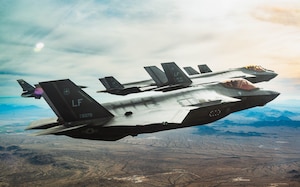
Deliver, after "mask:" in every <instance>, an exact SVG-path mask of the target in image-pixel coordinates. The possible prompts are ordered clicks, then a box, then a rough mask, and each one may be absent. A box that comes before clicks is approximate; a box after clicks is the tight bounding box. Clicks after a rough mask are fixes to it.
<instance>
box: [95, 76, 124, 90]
mask: <svg viewBox="0 0 300 187" xmlns="http://www.w3.org/2000/svg"><path fill="white" fill-rule="evenodd" d="M99 80H100V82H101V83H102V84H103V86H104V87H105V88H106V90H114V89H118V90H121V89H124V86H123V85H122V84H121V83H120V82H119V81H118V80H117V79H115V78H114V77H113V76H110V77H104V78H100V79H99Z"/></svg>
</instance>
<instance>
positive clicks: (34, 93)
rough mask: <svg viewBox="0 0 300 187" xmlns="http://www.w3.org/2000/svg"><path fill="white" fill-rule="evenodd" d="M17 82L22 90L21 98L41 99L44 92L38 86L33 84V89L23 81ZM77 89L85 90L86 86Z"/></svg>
mask: <svg viewBox="0 0 300 187" xmlns="http://www.w3.org/2000/svg"><path fill="white" fill-rule="evenodd" d="M17 81H18V83H19V84H20V86H21V87H22V89H23V93H22V94H21V96H22V97H34V98H35V99H40V98H41V97H42V95H43V93H44V91H43V89H42V88H41V87H40V86H39V85H38V84H35V85H34V86H35V87H33V86H32V85H31V84H29V83H28V82H26V81H24V80H23V79H18V80H17ZM79 87H80V88H86V86H79Z"/></svg>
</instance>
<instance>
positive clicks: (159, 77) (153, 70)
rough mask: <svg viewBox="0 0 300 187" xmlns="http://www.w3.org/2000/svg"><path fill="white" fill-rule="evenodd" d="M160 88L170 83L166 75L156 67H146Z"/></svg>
mask: <svg viewBox="0 0 300 187" xmlns="http://www.w3.org/2000/svg"><path fill="white" fill-rule="evenodd" d="M144 68H145V70H146V71H147V73H148V74H149V75H150V76H151V78H152V79H153V80H154V82H155V83H156V85H157V86H158V87H160V86H165V85H166V84H167V83H168V79H167V77H166V74H165V73H164V72H163V71H162V70H160V69H159V68H158V67H156V66H146V67H144Z"/></svg>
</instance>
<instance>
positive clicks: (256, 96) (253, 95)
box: [27, 64, 279, 141]
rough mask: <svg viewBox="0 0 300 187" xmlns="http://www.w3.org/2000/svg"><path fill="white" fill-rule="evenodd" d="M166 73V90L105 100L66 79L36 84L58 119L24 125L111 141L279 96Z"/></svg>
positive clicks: (235, 83)
mask: <svg viewBox="0 0 300 187" xmlns="http://www.w3.org/2000/svg"><path fill="white" fill-rule="evenodd" d="M170 65H172V64H165V65H163V66H164V68H166V67H169V66H170ZM166 76H167V78H168V81H169V82H172V85H167V86H166V87H165V89H167V90H168V91H161V92H154V91H153V92H152V93H153V94H152V95H151V96H148V97H142V96H140V97H136V98H134V99H129V100H123V101H116V102H111V103H104V104H99V103H98V102H97V101H95V100H94V99H93V98H92V97H90V96H89V95H88V94H87V93H85V92H84V91H83V90H82V89H81V88H79V87H78V86H76V85H75V84H74V83H73V82H72V81H71V80H69V79H64V80H56V81H48V82H40V83H39V85H40V86H41V88H42V89H43V90H44V95H43V97H44V98H45V100H46V101H47V103H48V104H49V106H50V107H51V108H52V110H53V111H54V112H55V114H56V116H57V119H56V118H54V119H53V118H51V119H46V120H40V121H36V122H33V123H31V124H30V126H29V127H28V128H27V129H40V130H41V131H39V132H38V133H36V135H66V136H69V137H73V138H81V139H91V140H104V141H115V140H119V139H121V138H124V137H126V136H137V135H139V134H143V133H154V132H159V131H164V130H170V129H177V128H184V127H191V126H197V125H204V124H207V123H211V122H213V121H216V120H219V119H221V118H223V117H225V116H227V115H229V114H230V113H232V112H236V111H240V110H244V109H248V108H251V107H256V106H263V105H265V104H266V103H268V102H270V101H272V100H273V99H275V98H276V97H277V96H278V95H279V93H277V92H274V91H268V90H263V89H260V88H257V87H256V86H255V85H253V84H252V83H251V82H249V81H247V80H245V79H230V80H228V81H224V82H215V83H210V84H200V85H194V86H189V85H191V84H192V81H191V80H190V79H189V78H186V77H187V76H186V75H185V74H184V75H182V74H181V72H178V71H177V70H176V69H172V68H171V69H170V70H169V72H166ZM176 87H181V89H174V88H176Z"/></svg>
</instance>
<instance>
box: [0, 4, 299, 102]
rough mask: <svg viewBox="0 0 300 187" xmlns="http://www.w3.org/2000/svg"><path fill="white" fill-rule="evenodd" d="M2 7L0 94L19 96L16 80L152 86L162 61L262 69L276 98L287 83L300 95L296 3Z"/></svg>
mask: <svg viewBox="0 0 300 187" xmlns="http://www.w3.org/2000/svg"><path fill="white" fill-rule="evenodd" d="M0 7H1V8H0V14H1V19H0V34H1V36H0V50H1V54H0V80H1V82H0V85H1V87H2V89H1V92H0V95H6V96H7V95H18V93H19V92H20V88H19V87H18V85H17V83H16V81H15V80H16V79H19V78H24V79H25V80H28V81H29V82H31V83H36V82H39V81H45V80H52V79H61V78H71V79H72V80H74V81H75V82H77V83H78V84H83V85H84V84H86V85H87V86H89V87H93V88H95V89H99V88H100V84H99V82H98V80H97V78H99V77H102V76H108V75H113V76H116V77H117V78H119V79H120V81H121V82H128V81H136V80H141V79H147V78H149V77H148V75H147V74H146V72H144V70H143V68H142V67H143V66H145V65H159V64H160V63H161V62H165V61H175V62H177V63H178V64H179V65H180V66H186V65H192V66H196V65H197V64H201V63H207V64H208V65H209V66H211V68H212V69H213V70H223V69H226V68H233V67H240V66H245V65H248V64H261V65H262V66H264V67H266V68H268V69H273V70H275V71H276V72H278V73H279V74H280V76H279V77H278V78H277V79H279V80H274V83H275V84H276V88H278V89H279V91H281V90H284V88H283V85H282V83H281V82H282V80H287V79H288V80H291V81H290V82H289V83H290V84H291V87H293V88H294V89H295V90H296V91H299V75H300V72H299V71H300V63H299V60H300V55H299V51H298V49H300V41H299V40H300V38H299V34H298V33H299V31H300V27H299V17H300V15H299V10H300V3H298V2H297V1H296V0H290V1H288V3H287V2H286V1H279V0H277V1H250V0H249V1H247V2H245V1H243V2H241V1H237V0H230V1H226V2H223V1H218V0H213V1H209V2H208V1H196V0H190V1H183V0H177V1H171V0H167V1H163V2H161V1H158V0H151V1H138V0H136V1H92V0H90V1H58V0H57V1H50V0H49V1H14V2H10V1H2V2H1V4H0ZM297 7H299V9H298V8H297ZM38 43H40V44H41V43H42V44H43V45H44V46H43V48H41V49H40V50H36V49H35V48H36V45H37V44H38ZM295 86H296V88H295ZM293 91H294V90H293Z"/></svg>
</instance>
